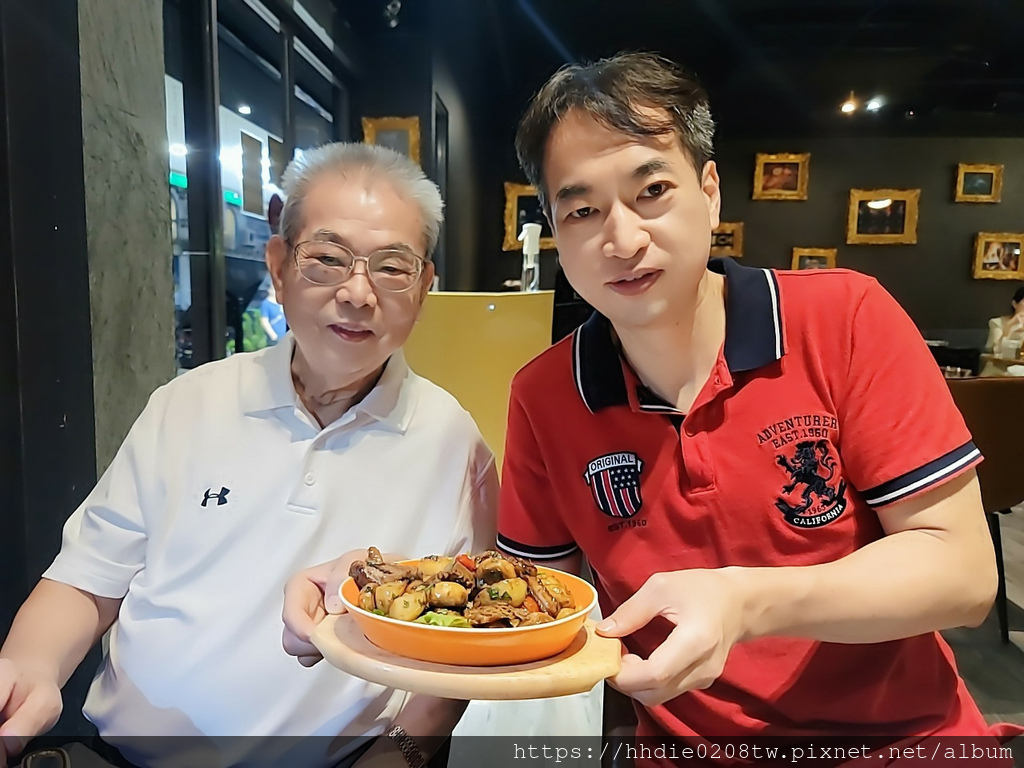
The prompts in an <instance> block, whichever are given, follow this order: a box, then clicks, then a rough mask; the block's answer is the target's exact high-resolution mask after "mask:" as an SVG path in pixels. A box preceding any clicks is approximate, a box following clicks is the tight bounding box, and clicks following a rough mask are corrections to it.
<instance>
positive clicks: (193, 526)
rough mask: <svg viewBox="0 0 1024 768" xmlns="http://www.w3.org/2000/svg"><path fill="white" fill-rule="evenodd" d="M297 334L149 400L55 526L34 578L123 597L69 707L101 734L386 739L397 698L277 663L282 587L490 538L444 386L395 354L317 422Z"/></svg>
mask: <svg viewBox="0 0 1024 768" xmlns="http://www.w3.org/2000/svg"><path fill="white" fill-rule="evenodd" d="M293 343H294V342H293V337H292V336H291V335H290V334H289V335H288V336H287V337H286V338H285V339H284V340H282V343H280V344H278V345H277V346H275V347H272V348H269V349H265V350H262V351H260V352H256V353H251V354H239V355H235V356H233V357H230V358H228V359H226V360H222V361H218V362H214V363H209V364H207V365H204V366H202V367H201V368H198V369H196V370H194V371H191V372H189V373H187V374H185V375H183V376H181V377H179V378H177V379H175V380H174V381H172V382H170V383H169V384H167V385H165V386H163V387H161V388H160V389H158V390H157V391H156V392H154V393H153V395H152V396H151V398H150V401H149V403H148V405H147V406H146V408H145V410H144V411H143V413H142V414H141V415H140V416H139V419H138V421H137V422H136V423H135V425H134V426H133V427H132V429H131V432H130V433H129V435H128V437H127V438H126V440H125V442H124V444H123V445H122V446H121V448H120V450H119V451H118V453H117V456H116V458H115V459H114V461H113V463H112V464H111V465H110V467H109V469H108V470H107V471H106V472H105V473H104V475H103V477H102V478H101V479H100V482H99V484H98V485H97V486H96V488H95V489H94V490H93V491H92V493H91V494H90V495H89V497H88V498H87V499H86V500H85V502H84V503H83V504H82V505H81V506H80V507H79V508H78V510H76V511H75V513H74V514H73V515H72V516H71V518H70V519H69V520H68V522H67V524H66V525H65V527H64V535H63V544H62V547H61V551H60V553H59V554H58V555H57V557H56V559H55V560H54V562H53V564H52V565H51V566H50V568H49V569H48V570H47V571H46V573H45V574H44V577H45V578H48V579H52V580H55V581H59V582H64V583H66V584H70V585H72V586H75V587H78V588H79V589H83V590H85V591H87V592H91V593H93V594H95V595H99V596H102V597H111V598H120V597H123V598H124V601H123V603H122V604H121V611H120V614H119V616H118V621H117V622H116V623H115V625H114V627H113V628H112V631H111V634H110V637H109V650H108V654H107V656H106V657H105V659H104V663H103V665H102V667H101V669H100V671H99V673H98V675H97V677H96V679H95V680H94V681H93V684H92V687H91V689H90V692H89V695H88V698H87V700H86V704H85V707H84V712H85V715H86V717H88V719H89V720H91V721H92V722H93V723H95V724H96V726H97V727H98V729H99V732H100V734H101V735H102V736H104V737H105V738H108V739H110V740H112V741H114V742H115V743H117V742H118V740H117V739H114V738H111V737H117V736H144V735H173V736H265V735H275V736H277V735H291V736H309V735H325V736H327V735H329V736H334V735H338V734H344V735H352V736H357V735H361V734H373V735H376V734H378V733H380V732H382V731H383V730H384V728H385V726H386V725H387V723H388V721H390V720H391V719H392V718H393V717H394V716H395V714H396V713H397V711H398V710H399V708H400V707H401V705H402V703H403V701H404V697H405V694H404V693H400V692H395V691H392V690H389V689H385V688H383V687H381V686H378V685H374V684H370V683H367V682H365V681H363V680H360V679H357V678H353V677H350V676H348V675H346V674H345V673H343V672H341V671H339V670H337V669H334V668H332V667H330V666H329V665H328V664H326V663H320V664H318V665H316V667H314V668H311V669H306V668H303V667H302V666H301V665H299V663H298V662H297V661H296V660H295V659H294V658H292V657H290V656H288V655H287V654H285V652H284V650H283V649H282V647H281V632H282V629H283V624H282V622H281V609H282V600H283V591H282V590H283V586H284V583H285V581H286V580H287V579H288V577H290V576H291V575H293V574H294V573H295V572H296V571H298V570H300V569H302V568H305V567H308V566H311V565H315V564H318V563H321V562H324V561H327V560H330V559H332V558H334V557H337V556H338V555H339V554H340V553H342V552H345V551H347V550H351V549H356V548H362V547H368V546H371V545H372V546H376V547H379V548H380V549H381V551H388V552H400V553H407V554H408V555H409V556H411V557H414V556H420V555H426V554H430V553H435V552H436V553H445V554H455V553H457V552H460V551H479V550H480V549H482V548H485V547H488V546H491V544H492V542H493V539H494V528H495V509H496V507H495V504H496V497H497V473H496V471H495V467H494V460H493V457H492V455H491V452H490V450H489V449H488V448H487V446H486V445H485V443H484V441H483V438H482V437H481V436H480V433H479V431H478V430H477V427H476V424H475V423H474V422H473V420H472V418H471V417H470V415H469V414H468V413H467V412H466V411H465V410H463V409H462V407H461V406H460V405H459V404H458V402H457V401H456V400H455V399H454V398H453V397H452V396H451V395H449V394H448V393H446V392H445V391H443V390H442V389H440V388H439V387H437V386H435V385H434V384H432V383H430V382H429V381H427V380H426V379H423V378H421V377H419V376H417V375H416V374H414V373H412V372H411V371H410V370H409V368H408V366H407V365H406V363H405V360H404V358H403V357H402V355H401V353H397V354H395V355H394V356H393V357H392V358H391V360H390V362H389V363H388V365H387V368H386V369H385V372H384V374H383V375H382V376H381V378H380V381H379V382H378V384H377V386H376V387H375V388H374V389H373V390H372V391H371V392H370V393H369V395H368V396H367V397H366V398H365V399H364V400H363V401H362V402H361V403H360V404H359V405H357V406H355V407H353V408H352V409H350V410H349V411H348V412H347V413H346V414H345V415H344V416H342V417H341V418H340V419H339V420H338V421H336V422H335V423H333V424H331V425H329V426H328V427H327V428H326V429H320V428H319V426H318V425H317V424H316V422H315V421H314V420H313V419H312V418H311V417H310V416H309V415H308V413H307V412H306V411H305V409H304V408H303V407H302V406H301V404H300V402H299V400H298V398H297V396H296V394H295V390H294V388H293V385H292V381H291V373H290V360H291V352H292V348H293ZM155 741H157V740H145V739H144V740H140V741H139V742H137V743H136V742H133V743H132V744H130V745H129V748H127V749H122V751H123V752H125V756H126V757H128V759H130V760H133V762H141V763H158V762H160V761H158V760H156V759H155V757H154V756H153V755H146V754H142V753H139V751H138V749H141V750H142V751H143V752H144V751H145V749H147V745H152V746H154V748H155V747H156V745H155V744H152V742H155ZM241 741H244V742H245V743H247V744H250V745H252V742H253V740H241ZM311 741H315V742H316V743H317V744H319V745H320V747H319V748H321V750H323V748H326V746H328V742H330V739H317V740H311ZM238 746H239V744H238V743H235V745H234V747H233V748H238ZM332 748H333V749H337V748H338V745H337V744H335V745H333V747H332ZM344 751H346V750H345V749H343V750H342V753H344ZM338 757H339V753H337V752H335V753H334V754H333V755H332V756H331V757H330V758H329V759H327V758H326V756H325V759H324V764H327V763H330V762H332V761H336V760H337V758H338ZM241 762H244V761H241ZM227 764H230V763H225V765H227ZM296 764H298V763H296ZM303 764H308V765H313V764H315V763H314V762H304V763H303Z"/></svg>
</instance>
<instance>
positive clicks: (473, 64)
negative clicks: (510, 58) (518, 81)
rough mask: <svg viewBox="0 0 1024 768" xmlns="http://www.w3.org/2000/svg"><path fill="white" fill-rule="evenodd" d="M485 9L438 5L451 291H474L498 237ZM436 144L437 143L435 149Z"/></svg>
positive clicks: (437, 81) (437, 78) (435, 55)
mask: <svg viewBox="0 0 1024 768" xmlns="http://www.w3.org/2000/svg"><path fill="white" fill-rule="evenodd" d="M485 24H486V18H485V12H484V10H483V9H482V8H481V6H480V4H478V3H471V2H465V0H457V1H456V2H435V3H434V4H433V6H432V18H431V32H432V33H431V40H432V44H433V49H432V68H433V90H434V93H435V94H436V96H437V97H438V98H439V99H440V100H441V101H442V102H443V104H444V106H445V108H446V109H447V111H448V185H447V187H448V188H447V199H446V201H445V202H446V210H445V215H446V219H447V222H448V223H447V238H446V244H445V245H446V262H447V263H446V264H445V268H446V271H445V279H444V282H443V284H442V286H441V287H442V288H443V289H444V290H448V291H472V290H474V289H475V288H476V287H477V284H478V277H477V274H478V271H479V270H480V269H481V268H482V266H483V265H484V264H486V261H487V255H486V254H487V243H488V242H489V241H490V240H492V239H493V228H494V222H493V220H492V219H493V217H491V216H490V215H489V214H490V213H491V211H490V204H489V200H488V198H489V195H488V191H489V189H488V188H489V187H490V186H491V184H490V183H489V181H488V173H489V171H490V165H491V162H490V161H491V159H492V157H493V144H494V140H493V131H492V130H491V126H490V125H489V118H490V114H491V110H490V109H489V104H488V99H489V98H490V91H489V88H488V76H489V75H490V74H493V72H492V71H489V68H488V66H487V65H488V58H489V56H488V53H487V51H486V48H485V45H486V39H487V36H486V34H484V32H483V27H484V25H485ZM432 148H433V144H431V149H432Z"/></svg>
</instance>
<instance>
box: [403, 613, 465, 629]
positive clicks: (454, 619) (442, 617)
mask: <svg viewBox="0 0 1024 768" xmlns="http://www.w3.org/2000/svg"><path fill="white" fill-rule="evenodd" d="M413 623H414V624H429V625H431V626H433V627H469V626H470V623H469V622H468V621H466V619H465V618H463V617H462V616H458V615H456V614H452V613H435V612H434V611H427V612H426V613H424V614H423V615H422V616H420V617H419V618H418V619H416V620H415V621H414V622H413Z"/></svg>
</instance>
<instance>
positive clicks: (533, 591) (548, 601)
mask: <svg viewBox="0 0 1024 768" xmlns="http://www.w3.org/2000/svg"><path fill="white" fill-rule="evenodd" d="M526 583H527V584H528V585H529V587H530V595H531V596H532V597H533V599H534V600H536V601H537V605H539V606H540V609H541V610H542V611H544V613H547V614H548V615H550V616H552V617H554V616H557V615H558V612H559V611H560V610H561V609H562V606H561V605H559V604H558V600H556V599H555V596H554V595H552V594H551V593H550V592H549V591H548V588H547V587H546V586H544V584H543V583H541V581H540V578H539V577H538V576H530V577H528V578H527V580H526Z"/></svg>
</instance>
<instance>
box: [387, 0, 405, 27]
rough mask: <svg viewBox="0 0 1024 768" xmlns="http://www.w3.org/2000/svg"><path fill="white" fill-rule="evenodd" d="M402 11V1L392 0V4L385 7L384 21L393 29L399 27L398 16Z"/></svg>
mask: <svg viewBox="0 0 1024 768" xmlns="http://www.w3.org/2000/svg"><path fill="white" fill-rule="evenodd" d="M401 10H402V0H391V2H389V3H388V4H387V5H386V6H384V20H385V21H386V22H387V24H388V27H390V28H391V29H394V28H395V27H397V26H398V14H399V12H400V11H401Z"/></svg>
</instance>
